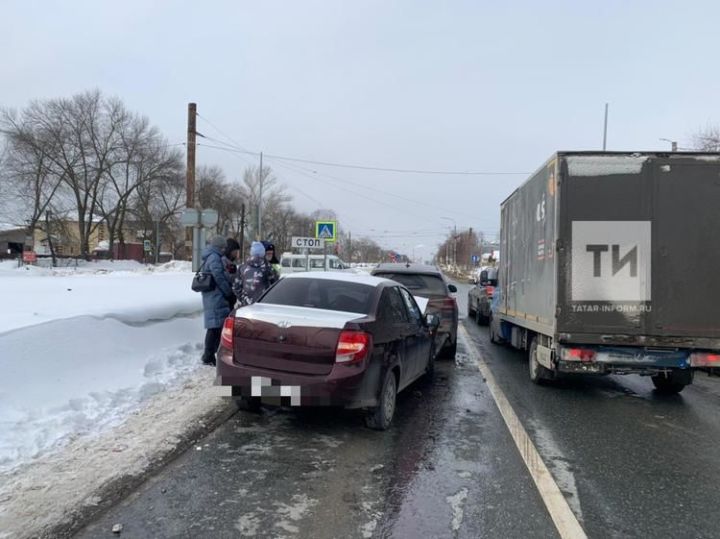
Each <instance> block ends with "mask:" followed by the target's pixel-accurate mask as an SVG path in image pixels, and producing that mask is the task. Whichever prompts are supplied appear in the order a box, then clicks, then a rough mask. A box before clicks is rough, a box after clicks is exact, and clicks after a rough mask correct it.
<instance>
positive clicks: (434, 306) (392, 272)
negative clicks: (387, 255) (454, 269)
mask: <svg viewBox="0 0 720 539" xmlns="http://www.w3.org/2000/svg"><path fill="white" fill-rule="evenodd" d="M372 275H376V276H378V277H385V278H387V279H392V280H394V281H397V282H399V283H400V284H402V285H404V286H405V287H406V288H407V289H408V290H409V291H410V292H412V294H413V295H415V296H420V297H425V298H428V299H429V302H428V306H427V308H426V312H427V313H432V314H437V315H438V316H439V318H440V327H439V328H438V340H437V341H436V346H437V347H438V350H439V353H440V354H442V355H443V356H444V357H447V358H450V359H452V358H454V357H455V352H456V350H457V327H458V306H457V301H456V299H455V296H454V294H455V293H457V287H456V286H455V285H453V284H450V283H448V282H447V281H446V279H445V277H444V276H443V274H442V271H440V269H439V268H438V267H437V266H428V265H425V264H411V263H385V264H379V265H378V266H377V267H376V268H375V269H374V270H372Z"/></svg>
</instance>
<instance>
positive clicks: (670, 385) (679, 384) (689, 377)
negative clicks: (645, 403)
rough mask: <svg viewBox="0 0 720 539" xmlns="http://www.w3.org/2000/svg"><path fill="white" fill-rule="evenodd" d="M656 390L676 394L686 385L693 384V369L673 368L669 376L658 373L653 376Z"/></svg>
mask: <svg viewBox="0 0 720 539" xmlns="http://www.w3.org/2000/svg"><path fill="white" fill-rule="evenodd" d="M652 381H653V384H654V385H655V390H656V391H657V392H658V393H662V394H664V395H676V394H678V393H680V392H681V391H682V390H683V389H684V388H685V386H686V385H689V384H692V381H693V371H692V370H691V369H673V370H672V372H671V373H670V374H668V375H667V376H666V375H665V374H658V375H655V376H653V377H652Z"/></svg>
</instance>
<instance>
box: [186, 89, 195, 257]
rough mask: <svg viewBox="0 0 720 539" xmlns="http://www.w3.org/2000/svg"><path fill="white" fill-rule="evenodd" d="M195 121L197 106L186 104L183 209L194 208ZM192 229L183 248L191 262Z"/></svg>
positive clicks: (189, 229) (187, 233)
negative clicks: (185, 167)
mask: <svg viewBox="0 0 720 539" xmlns="http://www.w3.org/2000/svg"><path fill="white" fill-rule="evenodd" d="M196 120H197V104H195V103H188V130H187V172H186V176H185V189H186V193H185V207H186V208H194V207H195V136H196V134H197V131H196ZM193 231H194V228H186V229H185V247H186V249H187V255H188V258H189V259H190V260H192V254H193Z"/></svg>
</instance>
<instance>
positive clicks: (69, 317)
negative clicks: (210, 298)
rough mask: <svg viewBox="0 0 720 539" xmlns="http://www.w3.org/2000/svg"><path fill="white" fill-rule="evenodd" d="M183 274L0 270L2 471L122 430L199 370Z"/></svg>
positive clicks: (94, 268)
mask: <svg viewBox="0 0 720 539" xmlns="http://www.w3.org/2000/svg"><path fill="white" fill-rule="evenodd" d="M189 270H190V268H189V266H188V263H170V264H167V265H165V266H160V267H158V268H152V270H149V269H148V267H145V266H142V265H141V264H137V263H134V262H130V263H128V262H123V263H111V262H102V263H98V264H85V265H83V266H81V267H78V268H74V267H68V268H61V269H46V268H38V267H30V266H26V267H24V268H17V265H16V264H15V263H14V262H3V263H2V264H0V298H2V308H1V309H0V473H1V472H5V471H8V470H11V469H13V468H15V467H16V466H19V465H22V464H23V463H26V462H29V461H30V460H31V459H33V458H35V457H37V456H41V455H43V454H45V453H47V452H50V451H52V450H54V449H57V448H58V447H61V446H63V445H64V444H66V443H67V442H68V441H70V440H73V439H75V438H77V437H79V436H83V435H95V434H98V433H101V432H102V431H103V430H104V429H107V428H109V427H112V426H114V425H117V424H119V423H121V422H122V421H123V420H124V418H126V417H127V416H128V414H130V413H131V412H132V411H133V410H134V409H136V408H137V407H138V406H140V405H141V404H142V402H143V401H145V400H146V399H147V398H148V397H150V396H152V395H153V394H155V393H158V392H161V391H163V390H164V389H166V388H168V387H172V386H173V385H174V384H178V383H180V382H181V381H182V380H183V379H184V378H185V377H187V376H188V374H189V373H191V372H193V371H194V370H196V369H198V368H199V365H198V357H199V355H200V351H199V349H200V343H201V341H202V338H203V328H202V319H201V318H200V317H199V313H200V312H201V311H202V304H201V299H200V295H199V294H197V293H194V292H192V291H191V290H190V282H191V280H192V273H191V272H190V271H189Z"/></svg>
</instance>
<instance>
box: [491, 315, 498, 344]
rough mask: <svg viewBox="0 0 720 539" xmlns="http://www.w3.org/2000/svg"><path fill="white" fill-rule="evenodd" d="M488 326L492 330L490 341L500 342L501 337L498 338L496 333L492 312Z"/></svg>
mask: <svg viewBox="0 0 720 539" xmlns="http://www.w3.org/2000/svg"><path fill="white" fill-rule="evenodd" d="M488 328H489V330H490V342H491V343H493V344H500V339H498V336H497V333H495V327H494V325H493V319H492V314H491V315H490V317H489V321H488Z"/></svg>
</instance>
